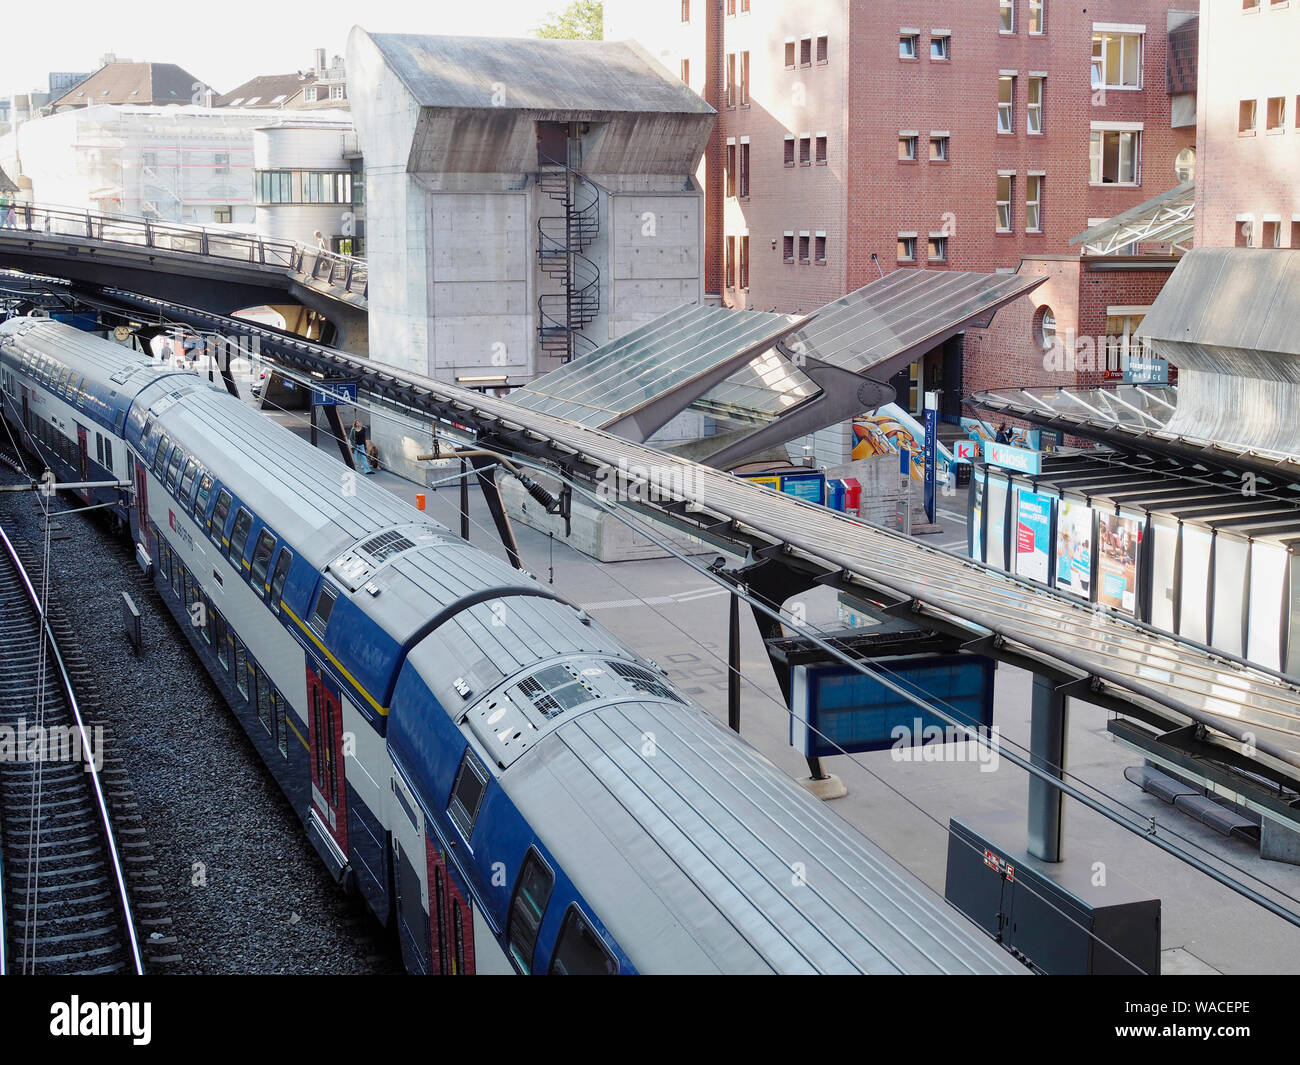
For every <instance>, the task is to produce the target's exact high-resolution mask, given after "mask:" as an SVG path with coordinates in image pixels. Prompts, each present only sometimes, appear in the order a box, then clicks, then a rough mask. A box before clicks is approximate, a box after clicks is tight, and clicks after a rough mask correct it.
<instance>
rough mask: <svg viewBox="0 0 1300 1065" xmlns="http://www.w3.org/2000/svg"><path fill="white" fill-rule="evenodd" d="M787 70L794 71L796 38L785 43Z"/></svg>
mask: <svg viewBox="0 0 1300 1065" xmlns="http://www.w3.org/2000/svg"><path fill="white" fill-rule="evenodd" d="M785 69H786V70H793V69H794V38H793V37H791V38H790V40H788V41H786V42H785Z"/></svg>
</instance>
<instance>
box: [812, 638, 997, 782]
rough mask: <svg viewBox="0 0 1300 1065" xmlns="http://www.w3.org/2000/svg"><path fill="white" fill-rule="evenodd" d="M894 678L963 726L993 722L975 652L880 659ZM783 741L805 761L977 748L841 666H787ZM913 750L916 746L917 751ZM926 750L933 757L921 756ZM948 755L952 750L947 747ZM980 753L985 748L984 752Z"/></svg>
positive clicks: (988, 664)
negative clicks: (787, 740)
mask: <svg viewBox="0 0 1300 1065" xmlns="http://www.w3.org/2000/svg"><path fill="white" fill-rule="evenodd" d="M879 661H880V662H881V664H882V666H886V667H887V668H888V669H889V676H890V678H891V679H892V680H894V681H899V682H902V685H903V687H904V688H906V689H908V690H910V691H913V692H914V693H915V694H917V695H918V696H920V697H921V698H922V699H924V700H933V701H935V702H936V703H939V704H941V705H944V707H945V709H946V711H947V712H948V713H949V714H950V715H952V717H954V718H955V719H956V720H957V721H959V722H961V723H962V724H963V725H967V726H970V727H971V728H975V729H978V730H979V731H980V732H981V734H982V735H986V736H987V735H988V734H989V730H990V729H991V728H992V725H993V668H994V663H993V661H992V660H991V659H988V658H984V657H982V656H980V655H965V654H964V655H936V656H930V655H925V656H920V655H914V656H909V657H904V658H892V659H880V660H879ZM790 704H791V705H790V709H791V716H790V744H791V746H793V747H794V748H795V749H796V750H798V751H801V752H802V753H803V754H804V756H805V757H807V758H827V757H830V756H832V755H836V754H842V753H844V752H848V753H850V754H856V753H860V752H863V751H884V750H890V749H891V748H892V749H893V750H894V751H895V752H896V753H897V756H898V757H899V758H900V760H907V761H925V760H928V759H929V758H934V759H935V760H938V759H939V758H945V757H951V753H949V752H943V751H942V750H941V748H942V747H943V746H944V745H945V744H958V743H960V744H964V745H966V748H969V755H970V760H971V761H975V760H976V758H977V757H978V756H979V755H978V749H976V748H975V747H974V744H973V742H972V743H968V742H967V741H966V740H965V739H964V736H963V734H962V733H961V732H960V731H959V730H957V729H954V728H953V727H952V726H950V725H949V723H948V722H947V721H946V720H945V719H943V718H941V717H939V715H937V714H934V713H931V712H929V711H927V710H922V709H920V708H919V707H918V706H917V705H916V704H915V703H913V702H911V701H910V700H908V699H905V698H903V697H902V696H901V695H899V694H897V693H896V692H894V691H892V690H890V689H889V688H887V687H885V686H884V685H883V684H881V683H880V681H878V680H877V679H876V678H875V677H872V676H869V675H867V674H865V673H860V672H858V670H856V669H853V668H851V667H849V666H843V665H840V664H838V663H836V664H834V665H799V666H795V667H794V669H793V670H792V671H791V687H790ZM918 748H919V749H918ZM927 750H933V752H934V753H933V754H926V751H927ZM952 753H956V752H952ZM985 753H987V752H985Z"/></svg>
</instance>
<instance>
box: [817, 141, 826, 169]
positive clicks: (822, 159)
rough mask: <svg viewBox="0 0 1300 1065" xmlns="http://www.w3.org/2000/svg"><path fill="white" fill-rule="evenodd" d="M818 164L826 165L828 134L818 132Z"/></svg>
mask: <svg viewBox="0 0 1300 1065" xmlns="http://www.w3.org/2000/svg"><path fill="white" fill-rule="evenodd" d="M817 165H818V166H825V165H826V134H825V133H819V134H817Z"/></svg>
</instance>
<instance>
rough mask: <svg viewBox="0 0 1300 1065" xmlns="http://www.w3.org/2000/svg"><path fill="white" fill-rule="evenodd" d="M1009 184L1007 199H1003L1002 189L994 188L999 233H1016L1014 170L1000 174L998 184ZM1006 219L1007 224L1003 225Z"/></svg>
mask: <svg viewBox="0 0 1300 1065" xmlns="http://www.w3.org/2000/svg"><path fill="white" fill-rule="evenodd" d="M1004 180H1005V181H1006V183H1007V195H1006V199H1003V198H1002V194H1001V189H999V188H997V186H995V187H994V193H993V196H994V199H995V200H996V202H997V227H996V228H997V232H999V233H1014V232H1015V231H1016V230H1015V221H1016V220H1015V217H1014V214H1013V210H1012V204H1013V203H1014V202H1015V198H1016V174H1015V171H1013V170H1003V171H999V172H998V180H997V184H998V185H1001V184H1002V182H1003V181H1004ZM1004 219H1005V221H1006V224H1005V225H1003V220H1004Z"/></svg>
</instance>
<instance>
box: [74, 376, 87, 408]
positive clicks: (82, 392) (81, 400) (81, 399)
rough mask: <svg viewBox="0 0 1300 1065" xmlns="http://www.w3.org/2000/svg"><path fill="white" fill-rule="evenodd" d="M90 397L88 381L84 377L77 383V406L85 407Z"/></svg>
mask: <svg viewBox="0 0 1300 1065" xmlns="http://www.w3.org/2000/svg"><path fill="white" fill-rule="evenodd" d="M89 398H90V397H89V396H88V395H87V394H86V379H85V378H84V377H83V378H82V379H81V380H80V381H78V382H77V406H79V407H84V406H85V405H86V400H87V399H89Z"/></svg>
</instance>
